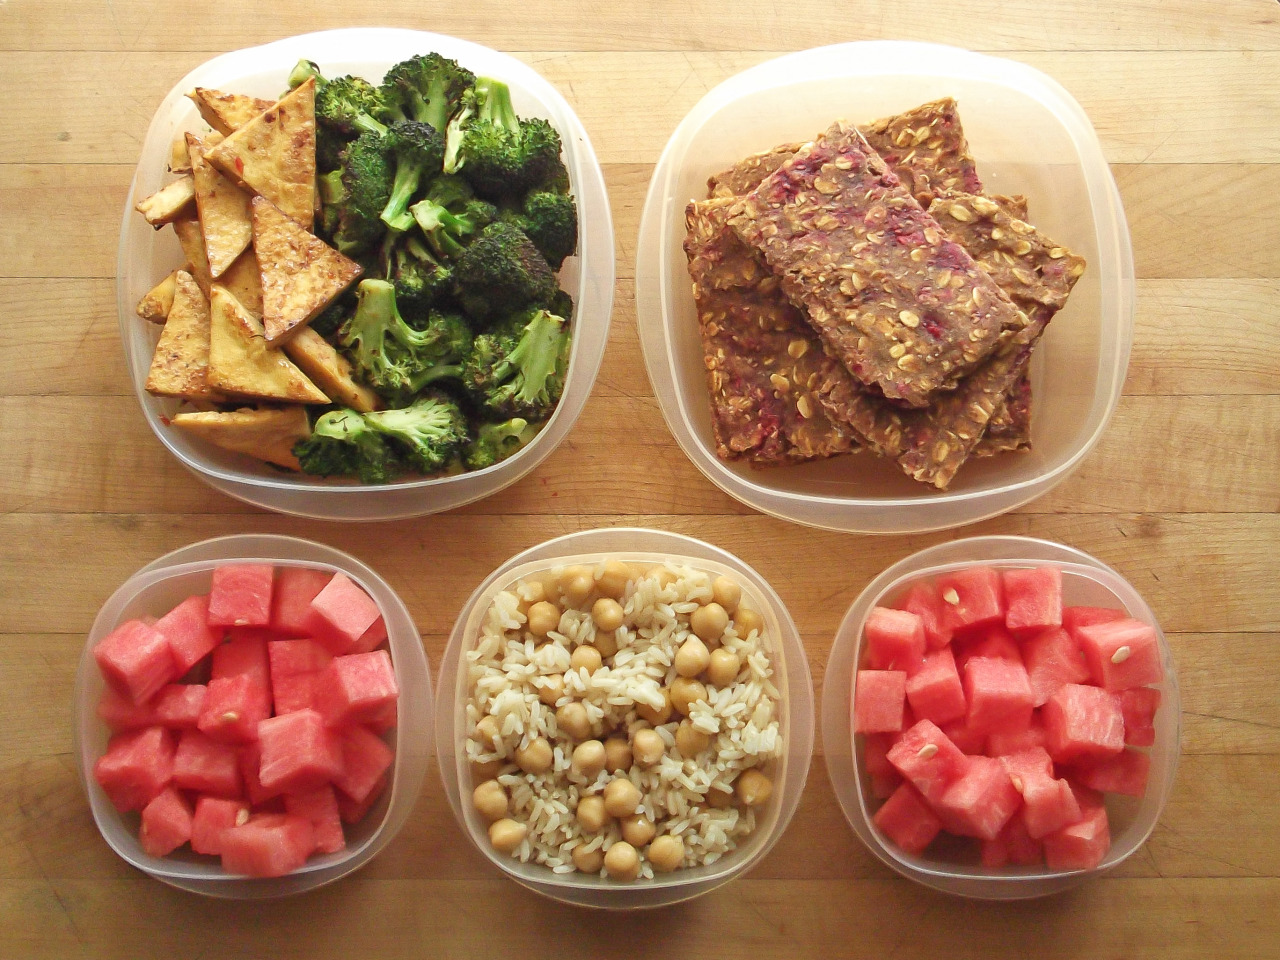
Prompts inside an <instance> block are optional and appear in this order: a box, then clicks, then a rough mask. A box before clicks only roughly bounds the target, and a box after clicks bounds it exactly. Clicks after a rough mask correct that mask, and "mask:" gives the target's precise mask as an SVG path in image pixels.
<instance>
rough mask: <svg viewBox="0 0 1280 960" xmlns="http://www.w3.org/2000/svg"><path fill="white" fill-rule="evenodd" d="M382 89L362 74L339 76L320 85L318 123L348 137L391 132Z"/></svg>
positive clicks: (317, 87)
mask: <svg viewBox="0 0 1280 960" xmlns="http://www.w3.org/2000/svg"><path fill="white" fill-rule="evenodd" d="M382 108H383V107H382V95H381V94H380V93H379V92H378V88H377V87H375V86H374V85H373V84H371V83H370V82H369V81H368V80H365V79H363V78H362V77H335V78H334V79H332V80H330V81H329V82H328V83H324V84H318V85H317V86H316V122H317V123H319V124H321V125H322V126H324V127H326V128H327V129H329V130H332V131H334V132H335V133H338V134H341V135H342V136H344V137H347V138H352V137H356V136H359V135H360V134H362V133H378V134H384V133H386V132H387V127H386V124H384V123H382V122H381V121H379V120H378V119H377V115H378V114H379V113H380V112H381V111H382Z"/></svg>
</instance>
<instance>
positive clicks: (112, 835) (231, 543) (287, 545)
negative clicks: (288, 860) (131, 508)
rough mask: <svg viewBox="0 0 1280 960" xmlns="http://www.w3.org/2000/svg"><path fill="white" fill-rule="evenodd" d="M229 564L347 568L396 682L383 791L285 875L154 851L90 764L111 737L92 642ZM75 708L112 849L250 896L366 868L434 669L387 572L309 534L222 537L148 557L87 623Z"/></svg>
mask: <svg viewBox="0 0 1280 960" xmlns="http://www.w3.org/2000/svg"><path fill="white" fill-rule="evenodd" d="M232 562H237V563H269V564H274V565H276V566H300V567H311V568H315V569H320V570H332V571H335V572H336V571H342V572H343V573H345V574H346V575H347V576H349V577H350V578H351V579H352V580H353V581H355V582H356V583H357V584H359V585H360V586H361V587H363V588H364V589H365V591H366V592H367V593H368V594H369V596H371V597H372V598H373V599H374V601H375V602H376V603H377V605H378V608H379V610H381V612H382V616H383V619H384V620H385V622H386V625H387V637H388V640H387V646H388V648H389V650H390V653H391V661H392V664H393V666H394V667H395V672H396V680H397V682H398V683H399V686H400V699H399V704H398V710H397V724H396V728H395V729H394V730H392V731H391V732H390V734H389V742H390V744H391V746H392V747H393V748H394V749H395V755H396V756H395V763H394V765H393V766H392V768H391V775H392V776H391V782H390V783H389V784H388V785H387V788H386V790H385V791H384V792H383V795H382V797H381V798H380V799H379V800H378V802H377V803H376V804H374V806H373V808H372V809H371V810H370V811H369V813H368V814H366V816H365V818H364V819H363V820H361V821H360V823H358V824H355V825H348V826H346V834H347V847H346V849H345V850H341V851H339V852H338V853H332V854H324V855H313V856H312V857H311V858H310V859H309V860H308V861H307V863H306V865H305V866H303V867H301V868H300V869H298V870H296V871H294V872H293V873H291V874H288V875H287V876H283V877H273V878H251V877H242V876H236V875H232V874H228V873H225V872H223V870H222V868H221V866H219V864H218V862H217V860H216V858H213V857H202V856H199V855H197V854H194V853H192V852H191V851H190V849H189V848H182V849H180V850H179V851H175V852H174V853H172V854H170V855H169V856H167V857H153V856H151V855H150V854H148V853H146V852H145V851H144V850H143V849H142V845H141V843H139V841H138V815H137V814H136V813H130V814H121V813H120V812H119V811H118V810H116V808H115V807H114V806H113V805H112V803H111V801H110V800H109V799H107V795H106V793H105V792H104V791H103V790H102V788H101V787H100V786H99V785H98V782H97V780H95V779H94V776H93V765H94V762H95V761H96V760H97V759H98V757H100V756H102V754H103V753H104V752H105V750H106V746H107V739H108V737H109V736H110V731H109V730H108V729H107V727H106V725H105V724H104V723H103V722H102V721H101V720H99V719H98V716H97V713H96V708H97V705H98V700H99V698H100V697H101V695H102V692H103V689H104V687H105V684H104V682H103V679H102V674H101V673H100V672H99V670H98V666H97V662H96V661H95V660H94V657H93V648H94V646H95V645H96V644H97V643H98V641H99V640H101V639H102V638H103V637H104V636H106V635H107V634H108V633H110V632H111V631H112V630H114V629H115V628H116V627H117V626H118V625H119V624H121V623H122V622H124V621H125V620H130V619H133V618H135V617H142V616H148V615H149V616H157V617H158V616H161V615H163V614H164V613H166V612H168V611H169V610H170V609H172V608H173V607H174V606H175V605H176V604H177V603H178V602H180V601H181V600H184V599H185V598H186V597H188V596H190V595H191V594H194V593H207V592H208V590H209V584H210V580H211V577H212V573H213V570H214V568H215V567H219V566H221V565H223V564H225V563H232ZM74 710H75V717H74V723H75V729H74V735H75V753H76V754H77V755H78V756H79V758H80V782H81V785H82V786H83V787H84V790H85V792H86V794H87V795H88V797H89V806H90V808H91V809H92V811H93V819H94V820H95V822H96V823H97V824H98V829H99V830H100V831H101V832H102V836H103V839H105V840H106V841H107V843H108V844H109V845H110V847H111V849H113V850H114V851H115V852H116V853H118V854H119V855H120V856H121V857H122V858H124V860H125V861H126V862H128V863H129V864H131V865H132V866H135V867H137V868H138V869H139V870H141V871H143V872H144V873H147V874H150V875H151V876H153V877H155V878H156V879H157V880H161V881H163V882H164V883H167V884H170V885H171V886H175V887H180V888H182V889H184V890H190V891H192V892H194V893H202V894H206V895H208V896H214V897H225V898H228V899H241V900H256V899H263V898H267V897H279V896H285V895H287V894H293V893H301V892H303V891H306V890H312V889H314V888H316V887H319V886H323V885H324V884H327V883H332V882H333V881H335V880H337V879H339V878H341V877H345V876H346V875H347V874H349V873H351V872H353V871H355V870H358V869H359V868H360V867H362V866H364V865H365V864H366V863H368V862H369V861H370V860H372V859H373V858H374V857H375V856H377V855H378V853H379V852H380V851H381V850H382V848H383V847H385V846H386V845H387V844H388V843H390V842H391V840H392V839H393V838H394V837H395V835H396V834H397V833H399V831H400V828H401V827H403V826H404V824H405V821H406V820H407V819H408V818H409V814H410V813H411V812H412V811H413V806H414V803H415V802H416V801H417V799H418V794H419V792H420V791H421V788H422V780H423V777H424V776H425V774H426V771H427V767H428V766H429V765H430V760H431V752H432V749H433V746H434V745H433V743H432V740H431V721H432V716H433V711H434V704H433V700H432V694H431V675H430V671H429V668H428V666H427V658H426V655H425V654H424V653H423V651H422V641H421V638H420V637H419V636H418V630H417V628H416V627H415V626H414V623H413V618H412V617H411V616H410V615H409V611H408V609H406V607H405V605H404V603H403V602H402V601H401V600H400V598H399V597H398V596H397V595H396V594H395V592H394V591H393V590H392V589H391V587H390V586H389V585H388V584H387V582H386V581H385V580H383V579H382V578H381V577H379V576H378V575H377V574H376V573H374V572H373V570H371V569H369V567H367V566H365V565H364V564H363V563H361V562H360V561H359V560H357V559H355V558H354V557H352V556H350V555H348V554H345V553H342V552H341V551H339V550H335V549H333V548H332V547H326V546H324V545H322V544H319V543H313V542H311V541H309V540H300V539H297V538H295V537H281V536H274V535H267V534H241V535H237V536H229V537H218V538H216V539H213V540H205V541H202V542H201V543H195V544H192V545H191V546H187V547H182V548H181V549H179V550H175V551H173V552H172V553H168V554H165V555H164V556H163V557H160V558H159V559H157V560H153V561H152V562H151V563H149V564H147V565H146V566H145V567H143V568H142V569H141V570H139V571H138V572H137V573H135V574H134V575H133V576H132V577H130V578H129V579H128V580H126V581H125V582H124V583H123V584H122V585H121V586H120V588H119V589H118V590H116V592H115V593H113V594H112V595H111V597H110V598H109V599H108V600H107V602H106V603H105V604H103V607H102V609H101V610H100V611H99V613H98V616H97V618H96V619H95V620H94V621H93V627H92V628H91V629H90V631H89V640H88V642H87V643H86V644H85V648H84V653H83V654H82V655H81V657H80V665H79V668H78V669H77V671H76V687H75V706H74Z"/></svg>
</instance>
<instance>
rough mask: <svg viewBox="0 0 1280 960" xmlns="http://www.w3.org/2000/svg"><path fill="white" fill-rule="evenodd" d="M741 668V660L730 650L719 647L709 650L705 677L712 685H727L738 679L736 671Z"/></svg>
mask: <svg viewBox="0 0 1280 960" xmlns="http://www.w3.org/2000/svg"><path fill="white" fill-rule="evenodd" d="M741 669H742V660H741V659H739V657H738V655H737V654H736V653H734V652H733V651H732V650H726V649H725V648H724V647H721V648H720V649H719V650H712V651H711V662H710V663H708V664H707V679H708V680H710V681H711V684H712V686H716V687H727V686H729V684H731V683H733V681H734V680H737V679H738V671H739V670H741Z"/></svg>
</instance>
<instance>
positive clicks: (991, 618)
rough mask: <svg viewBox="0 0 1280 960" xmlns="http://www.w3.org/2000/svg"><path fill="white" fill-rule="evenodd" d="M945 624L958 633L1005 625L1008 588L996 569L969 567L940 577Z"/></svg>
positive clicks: (939, 585)
mask: <svg viewBox="0 0 1280 960" xmlns="http://www.w3.org/2000/svg"><path fill="white" fill-rule="evenodd" d="M938 593H939V595H940V596H941V597H942V624H943V627H944V628H947V629H950V630H951V631H952V632H953V633H954V634H967V633H968V632H970V631H973V630H976V629H978V628H979V627H986V626H990V625H992V624H996V623H1004V586H1003V584H1002V583H1001V581H1000V571H998V570H997V569H996V568H995V567H969V568H967V569H964V570H956V571H953V572H952V573H944V574H942V575H941V576H939V577H938Z"/></svg>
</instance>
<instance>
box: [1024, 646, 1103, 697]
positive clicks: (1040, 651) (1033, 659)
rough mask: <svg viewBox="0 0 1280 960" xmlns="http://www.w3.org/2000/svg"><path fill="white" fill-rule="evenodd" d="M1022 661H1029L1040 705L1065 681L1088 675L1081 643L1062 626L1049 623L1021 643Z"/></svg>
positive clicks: (1034, 694) (1082, 680)
mask: <svg viewBox="0 0 1280 960" xmlns="http://www.w3.org/2000/svg"><path fill="white" fill-rule="evenodd" d="M1022 662H1023V663H1024V664H1026V667H1027V678H1028V679H1029V680H1030V681H1031V693H1032V699H1033V702H1034V703H1035V705H1036V706H1037V707H1039V706H1042V705H1043V704H1044V702H1045V701H1046V700H1048V699H1049V698H1050V697H1051V696H1053V694H1054V693H1055V692H1056V691H1057V689H1058V688H1059V687H1061V686H1062V685H1063V684H1064V683H1085V682H1087V681H1088V679H1089V667H1088V665H1086V664H1085V662H1084V655H1083V654H1082V653H1081V652H1080V645H1079V644H1078V643H1076V641H1075V639H1074V638H1073V637H1072V636H1071V634H1070V633H1068V632H1067V631H1066V630H1064V629H1062V628H1061V627H1050V628H1049V629H1047V630H1041V631H1040V632H1039V633H1036V634H1034V635H1032V636H1031V637H1029V638H1028V639H1027V640H1026V641H1025V642H1024V643H1023V645H1022Z"/></svg>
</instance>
